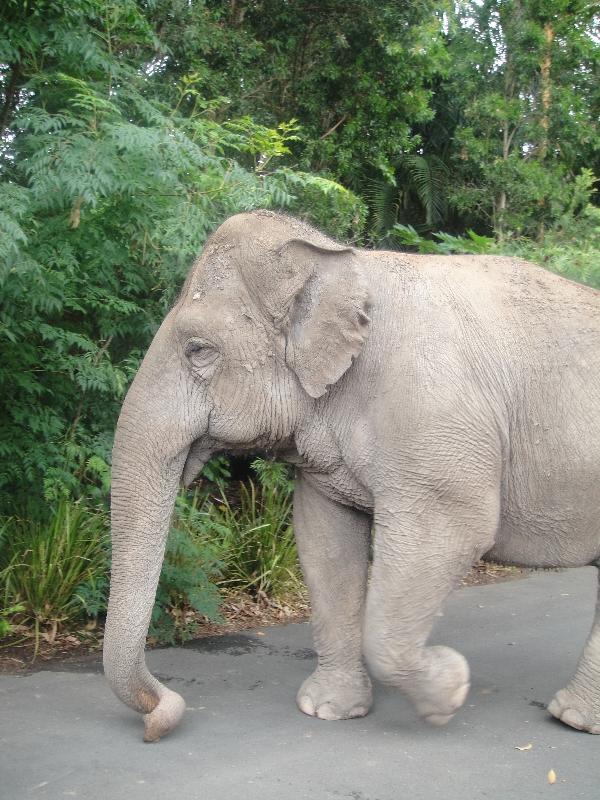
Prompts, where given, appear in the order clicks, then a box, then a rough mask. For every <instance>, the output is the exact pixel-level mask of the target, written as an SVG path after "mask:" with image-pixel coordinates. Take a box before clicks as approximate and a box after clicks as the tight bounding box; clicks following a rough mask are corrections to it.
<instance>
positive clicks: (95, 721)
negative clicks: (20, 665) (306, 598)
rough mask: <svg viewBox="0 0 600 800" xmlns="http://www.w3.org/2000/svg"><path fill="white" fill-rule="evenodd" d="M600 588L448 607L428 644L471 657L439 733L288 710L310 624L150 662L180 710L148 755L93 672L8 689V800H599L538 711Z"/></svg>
mask: <svg viewBox="0 0 600 800" xmlns="http://www.w3.org/2000/svg"><path fill="white" fill-rule="evenodd" d="M595 573H596V570H595V569H591V568H590V569H583V570H570V571H566V572H561V573H539V574H535V575H532V576H530V577H527V578H525V579H522V580H514V581H509V582H505V583H501V584H495V585H491V586H484V587H477V588H467V589H461V590H459V591H457V592H456V593H455V594H454V595H453V597H452V598H451V599H450V601H449V602H448V604H447V608H446V611H445V615H444V617H443V618H441V619H440V620H439V622H438V624H437V627H436V631H435V635H434V636H433V639H432V641H433V642H434V643H444V644H449V645H453V646H455V647H457V648H458V649H460V650H461V652H463V653H464V654H465V655H466V656H467V658H468V659H469V662H470V664H471V670H472V689H471V693H470V695H469V697H468V698H467V702H466V704H465V707H464V708H463V709H462V710H461V711H460V712H459V713H458V714H457V716H456V717H455V718H454V720H453V721H452V722H451V723H450V725H448V726H447V727H445V728H431V727H428V726H427V725H425V724H423V723H421V722H419V720H418V719H417V718H416V716H415V714H414V713H413V711H412V709H411V708H410V706H409V705H408V703H407V702H406V701H405V700H404V698H403V697H402V696H400V695H399V694H398V693H396V692H394V691H391V690H389V689H384V688H382V687H377V688H376V692H375V705H374V708H373V710H372V711H371V713H370V714H369V716H368V717H366V718H364V719H358V720H350V721H342V722H324V721H321V720H315V719H312V718H310V717H307V716H304V715H303V714H301V713H300V712H299V711H297V710H296V707H295V704H294V696H295V693H296V690H297V688H298V686H299V685H300V683H301V682H302V680H303V679H304V678H305V677H306V675H308V674H309V672H310V671H311V669H312V667H313V663H314V654H313V652H312V650H311V640H310V627H309V626H308V625H287V626H282V627H279V628H270V629H268V628H267V629H264V630H262V631H260V632H253V633H249V634H244V635H235V636H227V637H215V638H211V639H204V640H199V641H197V642H194V643H190V644H189V645H188V646H186V647H180V648H168V649H164V650H156V651H154V652H151V653H150V654H149V656H148V662H149V665H150V668H151V669H152V670H153V671H154V672H155V673H156V674H157V675H158V676H159V677H160V678H161V679H162V680H163V681H165V682H167V683H168V685H169V686H170V687H171V688H174V689H176V690H177V691H178V692H180V693H181V694H182V695H183V696H184V698H185V700H186V702H187V704H188V712H187V714H186V715H185V717H184V720H183V722H182V724H181V726H180V728H179V729H178V730H177V731H175V732H174V733H173V734H171V735H170V736H169V737H167V738H166V739H164V740H162V741H161V742H159V743H158V744H144V743H143V742H142V740H141V739H142V723H141V719H140V718H139V717H138V716H137V715H136V714H135V713H133V712H131V711H129V710H128V709H127V708H126V707H125V706H123V705H121V704H120V703H119V702H118V701H117V700H116V698H114V697H113V695H112V694H111V692H110V691H109V689H108V686H107V685H106V684H105V682H104V679H103V677H102V675H101V672H100V666H99V663H98V660H97V659H89V660H88V661H84V663H83V664H81V663H78V662H75V663H69V662H66V663H63V664H61V665H59V669H58V670H57V671H55V670H52V671H42V672H36V673H33V674H30V675H27V676H17V675H15V676H1V677H0V798H1V800H25V799H27V800H29V799H30V798H51V799H52V800H54V799H55V798H56V799H57V800H58V798H61V799H62V798H65V797H75V798H81V800H142V799H143V800H171V799H172V800H205V799H206V800H233V798H243V800H302V799H303V798H311V800H321V799H323V800H325V799H327V800H329V798H331V800H343V799H344V798H350V800H403V798H410V800H421V799H422V800H433V799H434V798H443V800H459V799H460V800H471V799H472V798H494V799H496V798H497V799H498V800H510V799H511V798H515V799H516V798H518V800H529V798H538V797H539V798H542V797H543V798H552V797H563V798H569V800H575V799H576V798H582V799H583V798H585V800H598V799H599V798H600V736H591V735H590V734H585V733H579V732H577V731H575V730H572V729H570V728H567V727H566V726H564V725H563V724H562V723H559V722H557V721H555V720H553V719H552V718H551V717H550V716H549V715H548V713H547V711H546V710H545V708H544V704H546V703H548V702H549V700H550V699H551V697H552V695H553V693H554V692H555V691H556V690H557V689H559V688H561V687H562V686H563V685H564V683H565V682H566V680H567V679H568V677H569V675H570V673H571V672H572V670H573V669H574V667H575V664H576V661H577V658H578V656H579V653H580V650H581V648H582V646H583V643H584V640H585V638H586V636H587V633H588V630H589V628H590V625H591V621H592V616H593V609H594V605H595V595H596V575H595ZM529 745H531V748H530V749H525V750H519V749H517V748H518V747H528V746H529ZM550 770H554V772H555V774H556V782H555V783H554V784H553V785H551V784H549V782H548V778H547V775H548V772H549V771H550Z"/></svg>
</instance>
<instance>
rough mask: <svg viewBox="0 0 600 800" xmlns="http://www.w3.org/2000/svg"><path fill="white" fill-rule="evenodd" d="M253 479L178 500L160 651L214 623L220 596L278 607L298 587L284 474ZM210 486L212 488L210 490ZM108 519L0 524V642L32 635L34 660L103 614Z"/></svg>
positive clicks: (65, 512)
mask: <svg viewBox="0 0 600 800" xmlns="http://www.w3.org/2000/svg"><path fill="white" fill-rule="evenodd" d="M252 468H253V470H254V473H255V475H256V479H255V480H250V481H247V482H245V483H240V484H239V487H237V488H236V487H234V486H232V485H231V484H229V485H227V486H226V485H225V484H223V483H221V484H218V486H217V490H216V491H215V492H212V493H210V492H207V491H206V490H204V491H200V490H196V491H195V492H194V493H193V494H191V495H190V494H184V493H182V494H181V495H180V496H179V498H178V499H177V504H176V507H175V513H174V516H173V520H172V525H171V532H170V535H169V539H168V542H167V546H166V551H165V560H164V564H163V569H162V572H161V577H160V581H159V585H158V591H157V596H156V603H155V606H154V610H153V613H152V622H151V627H150V635H151V637H153V638H154V639H155V640H157V641H160V642H170V643H173V642H175V641H181V640H184V639H187V638H190V637H191V636H193V635H194V633H195V631H196V627H197V623H198V620H199V618H200V617H201V616H202V617H205V618H208V619H211V620H214V621H219V620H220V615H219V609H220V606H221V603H222V595H223V593H229V592H232V591H233V592H247V593H249V594H251V595H253V596H255V597H258V598H261V599H265V598H271V599H275V600H278V599H283V598H284V597H286V596H288V595H290V594H291V593H293V592H298V591H299V590H300V589H301V587H302V579H301V576H300V568H299V565H298V557H297V553H296V545H295V542H294V537H293V532H292V514H291V511H292V490H293V484H292V481H291V479H290V473H289V469H288V468H287V467H286V466H285V465H283V464H278V463H274V462H271V461H265V460H263V459H257V460H256V461H254V462H253V464H252ZM212 485H213V487H214V485H215V484H212ZM108 530H109V523H108V515H107V514H106V512H104V511H101V510H96V509H91V508H89V507H86V506H85V505H84V504H83V503H81V502H73V501H69V500H66V499H65V500H61V501H60V502H58V503H57V504H56V506H55V507H54V508H53V509H52V511H51V514H50V516H49V519H48V521H46V522H39V521H32V520H26V519H19V518H16V517H11V518H9V519H5V520H4V521H2V523H0V638H1V637H2V636H6V635H7V634H10V633H11V632H13V631H14V625H15V624H16V623H18V624H19V625H25V626H29V627H30V628H32V629H33V631H34V634H35V642H36V652H37V649H38V647H39V641H40V636H41V634H42V632H43V633H44V636H45V638H46V639H48V640H50V641H52V640H53V639H54V637H55V636H56V634H57V632H58V631H59V630H61V628H65V629H68V628H69V627H71V626H73V625H75V624H77V623H80V622H81V621H82V620H84V619H89V618H93V619H94V618H97V617H100V616H102V615H103V614H104V613H105V611H106V605H107V599H108V589H109V566H110V555H109V534H108Z"/></svg>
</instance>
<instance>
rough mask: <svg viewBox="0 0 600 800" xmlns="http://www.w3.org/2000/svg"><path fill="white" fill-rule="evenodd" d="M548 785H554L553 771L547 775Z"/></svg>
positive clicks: (554, 776)
mask: <svg viewBox="0 0 600 800" xmlns="http://www.w3.org/2000/svg"><path fill="white" fill-rule="evenodd" d="M548 783H556V772H554V770H553V769H551V770H550V772H549V773H548Z"/></svg>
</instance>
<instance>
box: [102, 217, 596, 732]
mask: <svg viewBox="0 0 600 800" xmlns="http://www.w3.org/2000/svg"><path fill="white" fill-rule="evenodd" d="M224 452H226V453H234V454H237V453H244V452H248V453H249V452H265V453H268V454H272V455H273V456H274V457H278V458H281V459H283V460H286V461H288V462H290V463H292V464H294V465H295V470H296V482H295V489H294V511H293V522H294V531H295V537H296V541H297V546H298V552H299V558H300V563H301V567H302V570H303V573H304V576H305V580H306V584H307V587H308V592H309V596H310V601H311V607H312V634H313V640H314V646H315V650H316V653H317V657H318V659H317V666H316V669H315V671H314V673H313V674H312V675H311V676H310V677H308V678H307V680H306V681H305V682H304V683H303V685H302V686H301V687H300V690H299V692H298V695H297V704H298V706H299V708H300V710H301V711H303V712H304V713H306V714H310V715H313V716H315V717H318V718H321V719H326V720H337V719H348V718H352V717H360V716H363V715H365V714H367V712H368V711H369V708H370V706H371V702H372V689H371V678H374V679H377V680H379V681H381V682H383V683H384V684H387V685H388V686H393V687H397V688H398V689H399V690H401V691H402V692H404V693H405V694H406V695H407V696H408V698H409V699H410V700H411V701H412V702H413V703H414V705H415V706H416V709H417V711H418V713H419V714H420V716H421V717H422V718H424V719H425V720H428V721H429V722H431V723H433V724H437V725H443V724H445V723H447V722H448V721H449V720H450V719H451V718H452V716H453V715H454V713H455V712H456V711H457V709H458V708H459V707H460V706H461V705H462V704H463V702H464V700H465V698H466V696H467V692H468V690H469V685H470V684H469V667H468V664H467V661H466V659H465V658H464V657H463V656H462V655H461V654H460V653H458V652H457V651H456V650H454V649H452V648H449V647H445V646H429V645H427V639H428V635H429V633H430V631H431V628H432V625H433V622H434V618H435V617H436V616H438V615H439V611H440V608H441V606H442V603H443V601H444V599H445V598H446V597H447V595H448V594H449V593H450V592H451V590H452V589H453V588H454V587H455V586H456V585H457V583H458V582H459V581H460V579H461V578H462V576H463V575H464V574H465V573H466V572H467V571H468V569H469V568H470V566H471V565H472V563H473V562H474V561H476V560H477V559H479V558H481V557H485V558H488V559H491V560H495V561H500V562H503V563H507V564H516V565H522V566H535V567H574V566H584V565H595V566H596V567H600V489H599V488H598V487H599V486H600V292H598V291H596V290H594V289H592V288H589V287H587V286H584V285H580V284H578V283H575V282H572V281H569V280H567V279H565V278H563V277H560V276H558V275H556V274H554V273H551V272H549V271H547V270H545V269H543V268H542V267H539V266H536V265H534V264H531V263H528V262H526V261H522V260H518V259H515V258H512V257H504V256H502V257H501V256H494V255H485V256H484V255H421V254H407V253H403V252H395V251H394V252H392V251H376V250H368V249H361V248H358V247H348V246H345V245H342V244H339V243H337V242H336V241H333V240H332V239H331V238H329V237H328V236H326V235H324V234H323V233H321V232H319V231H318V230H316V229H315V228H313V227H311V226H310V225H309V224H307V223H306V222H304V221H302V220H298V219H295V218H293V217H290V216H286V215H284V214H278V213H274V212H270V211H265V210H255V211H249V212H244V213H240V214H236V215H235V216H232V217H230V218H229V219H227V220H226V221H225V222H224V223H223V224H221V225H220V226H219V227H218V228H217V229H216V231H215V232H214V233H213V234H212V235H211V236H210V238H209V239H208V241H207V242H206V244H205V246H204V248H203V250H202V252H201V254H200V256H199V257H198V259H197V260H196V261H195V263H194V264H193V266H192V268H191V270H190V272H189V275H188V277H187V279H186V281H185V284H184V286H183V289H182V291H181V294H180V296H179V299H178V300H177V302H176V303H175V305H174V306H173V308H172V309H171V310H170V311H169V313H168V314H167V316H166V317H165V319H164V321H163V322H162V324H161V326H160V328H159V330H158V332H157V333H156V335H155V337H154V339H153V341H152V343H151V345H150V347H149V349H148V352H147V354H146V356H145V358H144V359H143V362H142V364H141V366H140V369H139V371H138V373H137V375H136V376H135V378H134V380H133V382H132V384H131V387H130V389H129V391H128V393H127V395H126V398H125V401H124V403H123V407H122V411H121V414H120V417H119V420H118V423H117V429H116V434H115V442H114V450H113V463H112V496H111V505H112V508H111V513H112V542H113V544H112V548H113V549H112V576H111V589H110V600H109V607H108V613H107V620H106V628H105V638H104V666H105V674H106V676H107V679H108V682H109V684H110V686H111V688H112V689H113V691H114V692H115V693H116V695H117V696H118V697H119V698H120V699H121V700H122V701H123V702H124V703H126V704H127V705H128V706H130V707H131V708H132V709H135V710H136V711H138V712H140V713H142V714H144V722H145V736H144V738H145V740H146V741H155V740H157V739H159V738H160V737H161V736H164V735H165V734H166V733H168V732H169V731H170V730H172V729H173V728H174V727H175V726H176V725H177V723H178V722H179V721H180V719H181V716H182V714H183V711H184V709H185V703H184V701H183V699H182V698H181V697H180V696H179V695H178V694H177V693H175V692H173V691H172V690H170V689H168V688H167V687H165V686H163V685H162V684H161V683H160V682H159V681H158V680H157V679H156V678H154V677H153V676H152V675H151V674H150V672H149V671H148V669H147V667H146V663H145V655H144V648H145V642H146V635H147V630H148V625H149V620H150V615H151V610H152V606H153V601H154V597H155V592H156V588H157V582H158V579H159V573H160V570H161V562H162V558H163V554H164V548H165V540H166V537H167V533H168V530H169V523H170V516H171V513H172V509H173V505H174V501H175V498H176V495H177V492H178V491H179V486H180V484H181V483H182V482H183V484H184V485H187V484H189V483H190V482H191V481H193V480H194V479H195V478H196V477H197V475H198V474H199V473H200V471H201V469H202V467H203V465H204V464H205V463H206V461H207V459H208V458H209V457H210V456H211V455H213V454H215V453H224ZM548 710H549V712H550V714H552V715H554V717H557V718H558V719H561V720H562V721H563V722H564V723H566V724H567V725H570V726H572V727H574V728H578V729H580V730H583V731H588V732H589V733H600V603H599V606H598V612H597V614H596V618H595V622H594V625H593V628H592V631H591V633H590V636H589V639H588V641H587V643H586V645H585V648H584V650H583V653H582V655H581V657H580V660H579V663H578V666H577V668H576V671H575V674H574V676H573V677H572V679H571V680H570V681H569V682H568V684H567V685H566V687H565V688H563V689H561V690H560V691H558V692H557V694H556V695H555V697H554V699H553V700H552V701H551V703H550V705H549V706H548Z"/></svg>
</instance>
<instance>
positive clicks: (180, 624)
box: [149, 498, 223, 644]
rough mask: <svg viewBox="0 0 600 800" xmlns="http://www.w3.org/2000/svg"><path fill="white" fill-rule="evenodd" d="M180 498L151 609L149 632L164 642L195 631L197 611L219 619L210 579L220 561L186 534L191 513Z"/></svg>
mask: <svg viewBox="0 0 600 800" xmlns="http://www.w3.org/2000/svg"><path fill="white" fill-rule="evenodd" d="M195 513H196V512H195V510H194V507H193V506H191V507H190V506H188V505H187V504H186V503H185V502H184V501H182V499H181V498H180V500H179V503H178V510H177V511H176V514H175V519H174V523H175V524H174V526H173V528H172V529H171V532H170V534H169V539H168V541H167V547H166V551H165V560H164V562H163V567H162V572H161V574H160V580H159V583H158V589H157V592H156V602H155V604H154V609H153V611H152V619H151V623H150V631H149V635H150V637H151V638H154V639H156V641H158V642H161V643H165V644H174V643H175V642H177V641H179V642H184V641H186V640H187V639H191V638H192V637H193V636H194V634H195V633H196V631H197V627H198V621H197V616H198V614H199V615H201V616H202V617H205V618H206V619H209V620H211V621H213V622H221V621H222V617H221V615H220V613H219V608H220V606H221V600H222V598H221V594H220V592H219V590H218V588H217V586H216V585H215V583H214V581H216V580H218V579H219V578H220V576H221V570H222V566H223V565H222V563H221V561H220V560H219V558H218V557H217V555H216V551H215V548H213V547H211V545H210V543H207V542H205V541H202V540H200V539H198V538H196V537H192V536H190V534H189V532H188V529H187V528H188V526H189V519H190V517H191V516H193V515H194V514H195Z"/></svg>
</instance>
